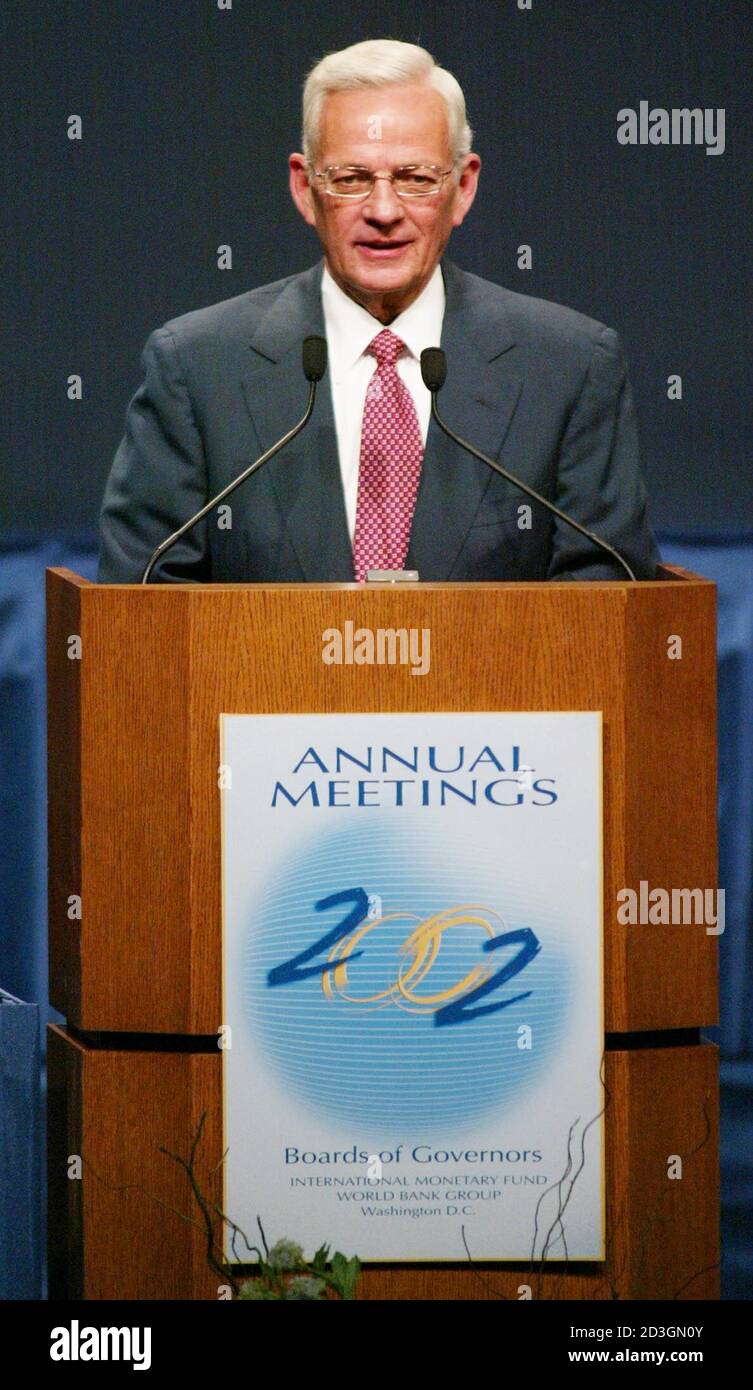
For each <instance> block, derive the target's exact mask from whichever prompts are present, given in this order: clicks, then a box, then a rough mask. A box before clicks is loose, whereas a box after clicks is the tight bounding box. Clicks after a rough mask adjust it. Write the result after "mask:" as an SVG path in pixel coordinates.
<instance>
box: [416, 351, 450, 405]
mask: <svg viewBox="0 0 753 1390" xmlns="http://www.w3.org/2000/svg"><path fill="white" fill-rule="evenodd" d="M421 375H422V377H423V379H424V386H425V387H426V388H427V390H429V391H431V393H432V395H433V394H434V392H435V391H441V390H442V387H443V386H444V382H445V377H446V376H447V358H446V357H445V355H444V353H443V351H442V349H441V348H424V350H423V352H422V353H421Z"/></svg>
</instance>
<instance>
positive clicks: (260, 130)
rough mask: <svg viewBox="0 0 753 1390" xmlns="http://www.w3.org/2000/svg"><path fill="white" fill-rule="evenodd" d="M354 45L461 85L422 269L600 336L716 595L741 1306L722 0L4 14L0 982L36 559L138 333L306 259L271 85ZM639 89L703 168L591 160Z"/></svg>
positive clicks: (38, 888)
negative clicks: (433, 244)
mask: <svg viewBox="0 0 753 1390" xmlns="http://www.w3.org/2000/svg"><path fill="white" fill-rule="evenodd" d="M385 35H388V36H391V37H395V38H402V39H407V40H411V41H417V42H420V43H422V44H424V45H425V46H426V47H428V48H429V49H430V51H431V52H432V53H433V54H434V56H435V57H436V58H437V59H438V61H439V62H441V63H443V64H444V65H445V66H447V67H449V68H450V69H451V70H452V71H453V72H454V73H455V75H456V76H457V77H458V79H459V80H460V82H461V84H462V86H463V88H464V90H465V92H466V97H467V101H468V109H469V116H470V119H471V122H472V124H473V126H474V129H475V131H476V140H475V148H476V149H477V150H478V152H479V153H480V154H481V156H482V158H483V161H484V167H483V172H482V181H481V189H480V194H479V198H478V200H477V203H476V206H475V207H474V209H473V211H472V213H471V215H470V217H469V218H468V220H467V222H466V224H465V225H464V227H463V228H462V229H460V231H459V232H457V233H456V234H455V236H454V238H453V241H452V243H451V254H452V256H453V258H454V259H455V260H457V261H458V263H459V264H460V265H462V266H464V267H465V268H466V269H468V270H472V271H475V272H477V273H478V274H481V275H483V276H486V277H487V278H489V279H492V280H496V281H498V282H500V283H502V284H505V285H507V286H509V287H510V288H512V289H516V290H521V291H523V292H527V293H531V294H537V295H542V296H544V297H545V298H548V299H554V300H558V301H560V302H562V303H566V304H570V305H572V306H573V307H575V308H577V309H580V310H582V311H584V312H585V313H588V314H590V315H592V316H594V317H595V318H598V319H601V320H602V321H604V322H606V323H608V324H610V325H611V326H612V327H614V328H616V329H617V330H618V332H619V333H620V334H621V337H622V340H623V344H624V346H625V350H626V354H627V357H628V362H629V365H630V369H631V375H632V379H633V384H634V390H635V397H636V405H637V410H638V417H639V425H640V429H641V439H642V446H643V466H644V474H645V477H646V482H647V486H648V490H649V496H650V500H651V507H652V515H653V519H654V522H655V524H656V526H657V528H658V529H659V531H660V535H661V538H662V549H663V553H664V555H665V557H666V558H667V559H669V560H670V561H678V562H679V563H683V564H686V565H688V566H689V567H691V568H695V569H698V570H700V571H701V572H703V573H706V574H708V575H709V576H710V577H711V578H714V579H716V580H717V582H718V585H719V598H720V612H719V620H720V621H719V628H720V641H719V676H720V707H719V716H720V849H721V883H722V885H723V886H724V887H725V888H726V891H727V930H726V932H725V935H724V936H723V937H722V939H721V942H720V949H721V962H722V1001H723V1020H724V1021H723V1029H722V1032H721V1034H720V1040H721V1043H722V1048H723V1118H724V1124H723V1161H724V1187H723V1198H724V1208H723V1211H724V1223H725V1262H724V1266H723V1275H724V1287H725V1291H726V1293H727V1294H728V1296H737V1297H745V1296H749V1294H750V1291H751V1287H752V1285H751V1274H750V1262H751V1250H752V1241H751V1235H752V1234H753V1168H751V1162H750V1157H749V1155H750V1153H751V1151H752V1148H753V1146H752V1145H751V1143H750V1141H749V1138H748V1136H751V1135H753V1021H752V1020H751V1010H750V997H751V994H750V990H751V983H752V977H753V952H752V951H751V932H750V926H751V917H752V914H753V906H752V904H753V887H752V880H753V790H752V781H753V465H752V462H751V447H750V440H751V437H752V434H753V421H752V420H751V401H752V399H753V393H752V392H751V371H750V363H751V359H752V357H753V328H752V327H751V312H750V305H751V302H752V301H753V295H752V294H751V290H752V289H753V285H752V284H751V281H752V280H753V272H752V270H751V256H750V249H749V248H750V228H751V226H752V225H753V215H752V214H753V207H752V206H751V204H752V203H753V192H752V185H753V181H752V180H751V173H750V171H751V168H753V158H752V156H753V133H752V129H751V120H750V97H749V83H750V72H751V67H752V66H753V64H752V63H751V57H752V56H753V55H752V50H753V41H752V40H753V4H751V0H708V3H706V2H705V0H533V10H532V12H530V13H529V12H526V11H519V10H518V8H517V3H516V0H467V2H466V3H463V4H430V3H419V0H400V3H389V4H381V3H374V2H372V3H363V0H347V3H346V0H330V2H329V3H328V4H325V5H322V4H312V3H307V2H306V3H302V2H299V3H290V0H288V3H287V4H286V3H280V0H276V3H270V0H234V4H233V9H232V11H229V12H223V11H218V10H217V7H216V0H36V2H35V3H31V0H5V3H4V5H3V7H2V11H0V52H1V53H2V77H1V78H0V82H1V84H2V85H1V87H0V97H1V98H2V106H1V108H0V109H1V110H2V130H3V142H4V149H3V158H2V161H0V171H1V172H0V179H1V180H2V189H1V191H2V198H1V199H0V218H2V224H1V225H2V239H3V251H4V253H5V271H4V275H3V299H4V303H3V326H4V333H3V335H2V347H1V348H0V351H1V352H2V358H0V370H2V377H3V384H4V387H5V391H4V402H3V412H2V423H1V424H0V431H1V433H0V442H1V444H2V471H1V473H0V692H1V695H2V702H1V703H0V765H1V766H2V777H1V778H0V840H1V842H2V846H3V854H2V866H1V868H0V933H1V935H0V985H2V986H4V987H5V988H6V989H8V990H10V991H12V992H13V993H14V994H19V995H23V996H24V997H26V998H31V999H35V1000H38V1001H41V1002H43V1003H44V1001H45V999H46V966H45V955H44V951H45V948H44V932H45V921H44V913H45V764H44V723H43V720H44V654H43V570H44V566H45V564H69V565H70V566H71V567H72V568H74V569H79V570H81V571H82V572H84V573H88V574H93V565H94V528H95V526H96V518H97V513H98V509H99V503H100V498H101V493H102V489H103V486H104V480H105V477H106V474H107V471H108V469H109V466H110V462H111V459H112V455H113V452H114V450H115V447H116V445H117V443H118V440H119V438H120V434H121V431H122V425H123V417H124V413H125V408H126V405H127V402H128V399H129V397H130V396H131V394H132V392H133V391H134V390H135V388H136V386H137V384H138V382H139V377H140V373H139V354H140V350H141V347H142V346H143V343H144V341H145V339H146V337H147V335H148V333H149V332H150V331H151V329H153V328H154V327H156V326H157V325H158V324H160V323H162V322H164V321H165V320H166V319H167V318H169V317H172V316H173V315H175V314H179V313H181V312H184V311H186V310H189V309H192V308H196V307H198V306H199V305H202V304H208V303H211V302H212V301H215V300H218V299H223V298H227V297H229V296H231V295H234V294H239V293H241V292H242V291H244V290H246V289H249V288H251V287H252V286H254V285H258V284H261V283H264V282H265V281H268V280H271V279H275V278H277V277H279V276H282V275H286V274H289V273H291V272H293V271H297V270H300V269H303V268H304V267H306V266H307V265H310V264H311V263H312V262H313V261H314V260H315V259H316V258H317V256H318V254H319V251H318V244H317V243H316V241H315V239H314V237H313V234H312V233H311V232H310V231H309V230H308V229H307V228H306V227H305V226H304V224H303V223H302V222H301V221H300V219H299V218H298V216H297V214H296V213H295V211H294V209H293V207H292V204H291V203H290V200H289V195H288V193H287V184H286V158H287V155H288V153H289V152H290V150H292V149H297V148H299V147H300V135H299V127H300V116H299V97H300V85H301V82H302V79H303V76H304V74H305V72H306V70H307V69H308V67H309V66H310V65H311V63H312V62H313V61H315V60H316V59H317V58H318V57H320V56H321V55H322V54H323V53H324V52H326V51H329V50H331V49H333V48H341V47H344V46H345V45H347V44H349V43H352V42H355V41H356V40H359V39H362V38H374V37H380V36H385ZM641 100H646V101H648V102H650V103H651V104H652V105H655V106H663V107H667V108H670V107H672V106H689V107H694V106H700V107H723V108H724V109H725V111H726V142H727V148H726V151H725V153H724V154H723V155H721V156H718V157H713V156H707V155H706V154H705V152H704V149H703V148H702V147H696V146H685V147H661V146H659V147H655V146H648V147H623V146H620V145H618V143H617V140H616V129H617V122H616V116H617V111H618V110H619V109H620V108H621V107H625V106H629V107H634V108H637V107H638V104H639V102H640V101H641ZM71 113H76V114H78V115H80V116H81V117H82V118H83V133H84V138H83V140H82V141H80V142H75V141H74V142H71V141H69V140H68V139H67V136H66V120H67V117H68V116H69V115H70V114H71ZM220 243H229V244H230V245H231V246H232V249H233V269H232V271H219V270H218V269H217V268H216V248H217V246H218V245H219V244H220ZM521 243H527V244H530V245H531V246H532V248H533V258H534V268H533V270H532V271H531V272H523V271H520V270H518V268H517V248H518V246H519V245H520V244H521ZM72 373H79V374H81V375H82V377H83V392H84V394H83V400H82V401H81V402H75V403H74V402H70V401H69V400H68V399H67V396H66V384H67V378H68V376H69V375H71V374H72ZM671 373H680V374H681V375H682V377H683V382H684V397H683V400H682V401H680V402H675V401H668V400H667V396H666V379H667V377H668V376H669V375H670V374H671ZM679 775H681V770H679V771H678V776H679ZM2 1238H3V1232H2V1231H0V1239H2Z"/></svg>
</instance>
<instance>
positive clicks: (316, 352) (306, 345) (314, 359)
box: [141, 337, 327, 584]
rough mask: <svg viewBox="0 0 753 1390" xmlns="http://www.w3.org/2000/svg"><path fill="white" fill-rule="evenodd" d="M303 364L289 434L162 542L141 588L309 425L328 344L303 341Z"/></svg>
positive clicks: (150, 559)
mask: <svg viewBox="0 0 753 1390" xmlns="http://www.w3.org/2000/svg"><path fill="white" fill-rule="evenodd" d="M302 363H303V375H304V376H305V378H306V380H307V382H308V383H309V398H308V401H307V404H306V409H305V411H304V413H303V415H302V416H301V418H300V420H299V421H298V424H297V425H294V426H293V428H292V430H288V432H287V434H285V435H283V437H282V439H278V441H277V443H276V444H273V445H272V447H271V449H267V451H266V453H265V454H262V455H261V458H258V459H256V460H255V461H254V462H253V463H251V464H249V466H248V468H244V470H243V472H242V473H239V474H238V477H237V478H234V479H233V481H232V482H231V483H228V485H227V487H224V488H223V489H222V492H218V493H217V496H216V497H213V498H212V500H211V502H207V503H206V506H204V507H202V508H201V511H199V512H197V513H196V515H195V516H192V517H190V518H189V520H188V521H186V522H184V524H183V525H182V526H180V527H179V528H178V530H177V531H174V532H173V534H172V535H171V536H168V537H167V540H164V541H162V543H161V545H158V546H157V549H156V550H155V551H153V552H152V555H151V556H150V558H149V563H148V565H147V567H146V569H145V570H144V573H143V574H142V576H141V583H142V584H148V583H149V576H150V575H151V573H152V570H153V569H154V566H155V565H156V564H157V562H158V561H159V560H161V559H162V556H163V555H164V554H165V553H166V551H168V550H170V549H171V547H172V546H174V545H175V543H176V541H179V540H181V539H182V537H183V536H185V534H186V532H187V531H190V530H192V528H193V527H194V526H198V524H199V522H200V521H203V520H204V517H205V516H207V515H208V513H209V512H212V511H214V509H215V507H219V506H220V504H221V503H222V502H224V500H225V498H226V497H229V496H230V494H231V492H235V489H236V488H237V487H240V485H241V483H245V481H246V479H247V478H250V477H251V475H252V474H253V473H255V472H256V470H257V469H258V468H261V466H262V464H263V463H266V462H267V460H268V459H271V458H272V457H273V455H274V454H277V453H279V451H280V449H284V447H285V445H286V444H289V443H290V441H291V439H295V436H296V435H297V434H300V432H301V430H302V429H303V427H304V425H307V424H308V422H309V419H310V417H311V412H312V410H313V409H314V401H315V399H316V388H317V385H318V383H319V382H320V381H321V379H322V377H323V376H324V373H325V372H326V370H327V342H326V339H325V338H317V337H311V338H304V340H303V350H302Z"/></svg>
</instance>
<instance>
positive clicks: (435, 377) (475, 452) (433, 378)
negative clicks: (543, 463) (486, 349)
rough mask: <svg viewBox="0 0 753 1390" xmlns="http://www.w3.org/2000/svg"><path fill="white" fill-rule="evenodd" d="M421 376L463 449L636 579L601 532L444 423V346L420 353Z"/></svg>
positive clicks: (433, 410) (437, 416)
mask: <svg viewBox="0 0 753 1390" xmlns="http://www.w3.org/2000/svg"><path fill="white" fill-rule="evenodd" d="M421 376H422V377H423V379H424V386H425V387H426V389H427V390H428V391H430V392H431V413H432V415H433V417H434V419H435V420H436V422H437V424H438V425H439V428H440V429H441V430H442V431H443V433H444V434H446V435H447V436H448V438H449V439H451V440H452V441H453V443H454V444H459V445H460V448H461V449H465V452H466V453H467V454H471V455H472V456H473V458H476V459H479V460H480V461H481V463H487V464H488V465H489V467H490V468H493V469H494V472H495V473H499V475H500V477H502V478H505V479H506V480H507V482H508V483H512V484H513V486H514V487H517V488H520V490H521V492H525V493H526V495H527V496H528V497H533V499H534V501H535V502H540V503H541V505H542V507H546V509H547V511H549V512H551V513H552V515H553V516H557V517H559V519H560V521H565V522H567V525H568V526H572V527H573V528H574V529H575V530H576V531H578V532H579V534H580V535H581V536H585V537H586V540H589V541H592V542H593V544H594V545H598V546H599V547H600V548H601V549H602V550H606V551H607V553H608V554H609V555H611V556H612V557H613V559H615V560H617V561H618V563H619V564H621V565H622V568H623V569H624V570H625V572H626V574H627V575H628V578H629V579H632V580H633V581H634V582H636V583H637V580H636V578H635V575H634V574H633V571H632V570H631V568H630V566H629V564H628V562H627V560H624V559H623V557H622V556H621V555H620V554H619V552H618V551H616V550H615V549H614V547H613V546H611V545H610V544H609V542H608V541H605V540H602V539H601V537H600V536H596V535H594V533H593V531H588V530H587V529H586V527H585V526H581V524H580V522H579V521H575V519H574V518H573V517H571V516H568V514H567V512H563V511H561V510H560V508H559V507H555V505H554V503H553V502H549V501H548V500H547V498H546V497H542V496H541V493H540V492H536V491H535V490H534V488H532V487H529V486H528V484H527V483H523V482H521V480H520V478H516V477H515V474H514V473H508V471H507V469H506V468H503V467H502V465H501V464H499V463H496V462H495V460H494V459H490V458H489V457H488V456H487V455H486V454H482V453H481V451H480V450H479V449H474V447H473V445H472V444H469V443H468V442H467V440H465V439H461V438H460V435H459V434H455V432H454V430H451V429H450V427H449V425H446V424H445V422H444V420H443V419H442V417H441V415H440V413H439V411H438V410H437V392H438V391H441V389H442V387H443V386H444V383H445V378H446V376H447V359H446V357H445V355H444V353H443V351H442V349H441V348H424V350H423V352H422V353H421Z"/></svg>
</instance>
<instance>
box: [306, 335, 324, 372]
mask: <svg viewBox="0 0 753 1390" xmlns="http://www.w3.org/2000/svg"><path fill="white" fill-rule="evenodd" d="M326 370H327V339H326V338H316V337H311V338H304V340H303V375H304V376H305V378H306V380H307V381H321V379H322V377H323V376H324V373H325V372H326Z"/></svg>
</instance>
